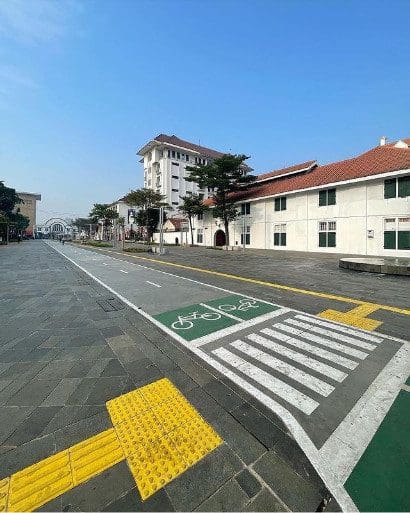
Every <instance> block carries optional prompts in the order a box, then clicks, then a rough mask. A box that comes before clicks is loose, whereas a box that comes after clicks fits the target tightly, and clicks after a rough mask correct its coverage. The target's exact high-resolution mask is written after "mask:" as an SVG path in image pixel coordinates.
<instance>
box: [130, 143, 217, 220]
mask: <svg viewBox="0 0 410 513" xmlns="http://www.w3.org/2000/svg"><path fill="white" fill-rule="evenodd" d="M137 155H140V156H141V157H142V159H141V161H140V162H141V163H142V164H143V166H144V187H146V188H148V189H153V190H154V191H156V192H159V193H161V194H163V195H164V196H165V198H166V201H167V203H168V204H169V205H170V206H171V207H172V213H170V215H173V214H175V213H176V210H177V209H178V206H179V205H180V204H181V203H182V201H181V199H180V198H181V196H185V195H186V194H188V193H190V192H191V193H194V194H199V195H200V196H201V197H202V198H203V199H206V198H208V196H209V195H212V193H213V191H212V190H208V189H206V190H205V189H199V188H198V186H197V184H196V183H194V182H187V181H186V180H185V179H184V178H185V177H186V176H188V174H187V171H186V167H187V166H195V165H197V164H207V163H208V162H209V161H210V160H212V159H215V158H219V157H222V155H223V153H221V152H220V151H216V150H212V149H210V148H205V147H204V146H199V145H198V144H193V143H190V142H188V141H184V140H182V139H179V137H176V136H175V135H165V134H160V135H158V136H157V137H155V138H154V139H152V140H151V141H149V142H148V143H147V144H145V145H144V146H143V147H142V148H141V149H140V150H139V151H138V153H137Z"/></svg>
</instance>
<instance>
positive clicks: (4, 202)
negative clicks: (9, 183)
mask: <svg viewBox="0 0 410 513" xmlns="http://www.w3.org/2000/svg"><path fill="white" fill-rule="evenodd" d="M19 203H22V200H21V199H20V198H19V197H18V196H17V193H16V189H12V188H11V187H6V186H5V185H4V183H3V182H2V181H0V212H2V213H3V214H4V215H5V216H8V215H9V214H11V213H12V212H13V210H14V207H15V206H16V205H18V204H19Z"/></svg>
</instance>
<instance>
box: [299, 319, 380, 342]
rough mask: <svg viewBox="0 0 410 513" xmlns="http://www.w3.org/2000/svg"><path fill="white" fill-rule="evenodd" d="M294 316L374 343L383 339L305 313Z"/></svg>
mask: <svg viewBox="0 0 410 513" xmlns="http://www.w3.org/2000/svg"><path fill="white" fill-rule="evenodd" d="M296 318H297V319H301V320H302V321H308V322H313V323H314V324H318V325H319V326H324V327H325V328H331V329H332V330H337V331H341V332H342V333H347V334H348V335H353V336H355V337H361V338H364V339H366V340H370V342H375V343H376V344H380V342H383V339H382V338H380V337H375V336H374V335H370V334H369V333H363V332H362V331H358V330H354V329H352V328H347V327H344V326H340V325H339V324H333V323H331V322H326V321H322V320H319V319H317V318H316V317H308V316H307V315H297V316H296Z"/></svg>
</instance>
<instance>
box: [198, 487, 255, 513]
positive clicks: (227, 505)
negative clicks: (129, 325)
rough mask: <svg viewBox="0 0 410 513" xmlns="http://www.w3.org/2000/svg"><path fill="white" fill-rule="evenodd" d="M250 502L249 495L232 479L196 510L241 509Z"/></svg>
mask: <svg viewBox="0 0 410 513" xmlns="http://www.w3.org/2000/svg"><path fill="white" fill-rule="evenodd" d="M248 502H249V497H248V496H247V495H246V493H245V492H244V491H243V489H242V488H241V487H240V486H239V484H238V483H237V482H236V481H235V479H230V480H229V481H227V482H226V483H225V484H223V485H222V486H221V488H219V490H217V491H216V492H215V493H214V494H213V495H211V496H210V497H209V498H208V499H206V500H205V501H204V502H203V503H202V504H201V505H200V506H199V507H198V508H196V510H195V511H240V510H242V509H243V508H244V507H245V505H246V504H247V503H248Z"/></svg>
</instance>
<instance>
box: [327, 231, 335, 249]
mask: <svg viewBox="0 0 410 513" xmlns="http://www.w3.org/2000/svg"><path fill="white" fill-rule="evenodd" d="M327 245H328V247H329V248H335V247H336V232H328V234H327Z"/></svg>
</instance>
